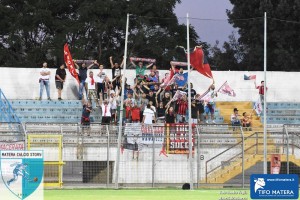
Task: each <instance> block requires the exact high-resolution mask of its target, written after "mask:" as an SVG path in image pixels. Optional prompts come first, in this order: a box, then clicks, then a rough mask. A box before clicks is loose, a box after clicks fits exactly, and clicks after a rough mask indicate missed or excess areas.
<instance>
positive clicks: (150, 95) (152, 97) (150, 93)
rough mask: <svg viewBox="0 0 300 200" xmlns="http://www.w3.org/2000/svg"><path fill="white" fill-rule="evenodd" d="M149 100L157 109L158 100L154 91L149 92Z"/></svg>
mask: <svg viewBox="0 0 300 200" xmlns="http://www.w3.org/2000/svg"><path fill="white" fill-rule="evenodd" d="M147 99H148V100H149V102H150V101H152V103H153V106H154V107H156V105H157V99H156V95H155V94H154V92H153V91H152V90H150V91H149V94H148V95H147Z"/></svg>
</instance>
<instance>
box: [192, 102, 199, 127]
mask: <svg viewBox="0 0 300 200" xmlns="http://www.w3.org/2000/svg"><path fill="white" fill-rule="evenodd" d="M191 111H192V114H191V116H192V123H193V124H197V123H198V118H199V108H198V107H197V103H196V99H193V100H192V107H191Z"/></svg>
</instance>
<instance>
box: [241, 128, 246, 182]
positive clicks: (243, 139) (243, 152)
mask: <svg viewBox="0 0 300 200" xmlns="http://www.w3.org/2000/svg"><path fill="white" fill-rule="evenodd" d="M240 130H241V136H242V187H243V188H245V137H244V131H243V127H242V126H240Z"/></svg>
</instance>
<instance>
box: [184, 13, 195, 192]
mask: <svg viewBox="0 0 300 200" xmlns="http://www.w3.org/2000/svg"><path fill="white" fill-rule="evenodd" d="M186 31H187V55H188V56H187V61H188V67H187V68H188V80H187V84H188V111H189V120H188V123H189V164H190V190H193V189H194V181H193V178H194V177H193V170H194V167H193V152H192V151H193V138H192V124H191V122H192V119H191V117H192V104H191V99H192V97H191V84H190V82H191V81H190V79H191V73H190V68H191V66H190V64H191V59H190V20H189V14H188V13H187V14H186Z"/></svg>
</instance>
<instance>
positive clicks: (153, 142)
mask: <svg viewBox="0 0 300 200" xmlns="http://www.w3.org/2000/svg"><path fill="white" fill-rule="evenodd" d="M151 130H152V145H153V147H152V188H154V181H155V180H154V179H155V135H154V130H153V125H151Z"/></svg>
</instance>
